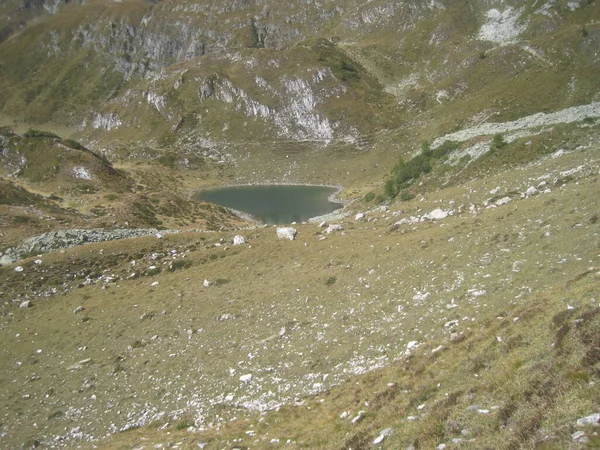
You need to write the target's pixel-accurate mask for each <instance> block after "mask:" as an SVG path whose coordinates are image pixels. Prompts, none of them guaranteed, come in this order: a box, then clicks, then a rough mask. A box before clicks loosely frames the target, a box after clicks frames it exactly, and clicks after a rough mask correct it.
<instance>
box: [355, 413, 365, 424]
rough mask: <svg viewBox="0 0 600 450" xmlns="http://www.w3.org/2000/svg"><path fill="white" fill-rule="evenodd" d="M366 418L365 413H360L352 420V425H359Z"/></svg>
mask: <svg viewBox="0 0 600 450" xmlns="http://www.w3.org/2000/svg"><path fill="white" fill-rule="evenodd" d="M364 417H365V412H364V411H359V412H358V414H357V415H356V416H354V418H353V419H352V425H355V424H357V423H358V422H360V421H361V420H363V418H364Z"/></svg>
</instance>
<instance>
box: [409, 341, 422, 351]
mask: <svg viewBox="0 0 600 450" xmlns="http://www.w3.org/2000/svg"><path fill="white" fill-rule="evenodd" d="M418 346H419V341H410V342H409V343H408V344H406V350H412V349H413V348H417V347H418Z"/></svg>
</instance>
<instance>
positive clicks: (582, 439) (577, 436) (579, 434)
mask: <svg viewBox="0 0 600 450" xmlns="http://www.w3.org/2000/svg"><path fill="white" fill-rule="evenodd" d="M571 439H573V440H574V441H575V442H578V443H580V444H587V443H588V442H589V441H590V440H589V438H588V437H587V436H586V434H585V433H584V432H583V431H576V432H575V433H573V434H572V435H571Z"/></svg>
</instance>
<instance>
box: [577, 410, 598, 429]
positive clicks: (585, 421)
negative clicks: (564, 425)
mask: <svg viewBox="0 0 600 450" xmlns="http://www.w3.org/2000/svg"><path fill="white" fill-rule="evenodd" d="M590 425H591V426H594V427H600V413H595V414H592V415H590V416H587V417H582V418H581V419H579V420H578V421H577V426H578V427H587V426H590Z"/></svg>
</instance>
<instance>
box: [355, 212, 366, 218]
mask: <svg viewBox="0 0 600 450" xmlns="http://www.w3.org/2000/svg"><path fill="white" fill-rule="evenodd" d="M364 218H365V213H362V212H359V213H358V214H357V215H356V216H354V220H363V219H364Z"/></svg>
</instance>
